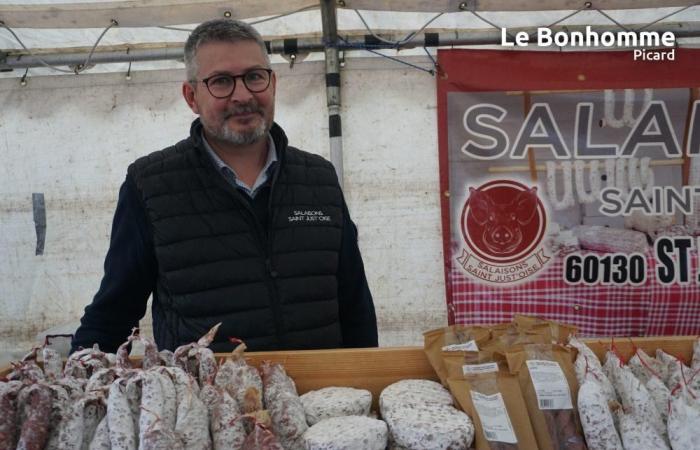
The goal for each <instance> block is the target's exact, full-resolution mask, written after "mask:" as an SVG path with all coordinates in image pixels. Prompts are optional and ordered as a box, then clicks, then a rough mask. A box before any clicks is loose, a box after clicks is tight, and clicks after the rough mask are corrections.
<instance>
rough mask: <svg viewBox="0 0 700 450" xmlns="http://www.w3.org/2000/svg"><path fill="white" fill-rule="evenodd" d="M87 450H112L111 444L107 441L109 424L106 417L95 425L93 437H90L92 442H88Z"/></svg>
mask: <svg viewBox="0 0 700 450" xmlns="http://www.w3.org/2000/svg"><path fill="white" fill-rule="evenodd" d="M88 450H112V444H111V442H110V440H109V423H108V422H107V416H106V415H105V416H104V417H103V418H102V420H100V423H99V424H97V428H95V435H94V436H93V437H92V441H90V446H89V447H88Z"/></svg>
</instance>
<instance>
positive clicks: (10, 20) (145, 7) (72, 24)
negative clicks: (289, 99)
mask: <svg viewBox="0 0 700 450" xmlns="http://www.w3.org/2000/svg"><path fill="white" fill-rule="evenodd" d="M317 6H318V1H317V0H285V1H283V2H280V1H278V0H248V1H241V0H239V1H237V2H231V1H221V0H219V1H211V0H210V1H207V0H205V1H192V0H130V1H116V2H106V3H105V2H98V3H60V4H57V5H56V4H54V5H52V4H39V5H21V4H14V5H12V4H11V5H0V20H2V21H3V22H5V24H7V25H8V26H9V27H11V28H105V27H107V26H109V24H110V23H111V21H112V20H116V21H117V22H118V23H119V26H120V27H158V26H166V25H182V24H192V23H201V22H204V21H206V20H209V19H216V18H224V17H231V18H233V19H247V18H251V17H261V16H270V15H276V14H286V13H290V12H293V11H298V10H300V9H303V8H312V7H317ZM320 26H321V25H320V22H319V27H320Z"/></svg>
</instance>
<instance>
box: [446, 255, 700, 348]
mask: <svg viewBox="0 0 700 450" xmlns="http://www.w3.org/2000/svg"><path fill="white" fill-rule="evenodd" d="M646 258H647V277H646V282H645V283H644V284H642V285H640V286H631V285H603V284H597V285H593V286H586V285H583V284H580V285H569V284H566V282H565V281H564V258H563V257H559V256H555V257H553V258H552V260H551V261H550V263H549V264H548V265H547V267H546V268H545V269H543V270H542V272H540V274H539V276H538V277H537V278H536V279H534V280H533V281H528V282H525V283H521V284H519V285H515V286H510V287H499V286H492V285H487V284H484V283H483V282H477V281H475V280H473V279H471V278H469V277H468V276H467V275H466V274H465V273H464V272H463V271H462V269H461V268H460V267H459V266H458V265H457V264H452V268H451V270H450V274H449V275H450V276H449V283H450V284H451V288H452V299H451V304H450V305H448V306H449V307H450V308H451V310H452V311H453V313H454V318H455V323H457V324H466V325H471V324H490V323H499V322H508V321H510V320H512V318H513V315H514V314H527V315H531V316H538V317H542V318H546V319H550V320H555V321H557V322H561V323H567V324H572V325H576V326H577V327H578V328H579V332H580V334H581V335H582V336H655V335H695V334H700V285H699V284H698V283H697V280H696V279H693V280H692V281H691V283H689V284H687V285H680V284H678V283H674V284H671V285H667V286H664V285H661V284H660V283H659V282H658V281H657V280H656V272H655V271H656V263H655V260H654V257H653V255H652V252H651V250H649V251H648V252H647V255H646ZM691 260H692V261H693V264H692V266H693V270H692V272H691V273H692V274H696V273H697V266H698V265H697V254H695V253H693V254H692V255H691ZM693 278H695V276H693Z"/></svg>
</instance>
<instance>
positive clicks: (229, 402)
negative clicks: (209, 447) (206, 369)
mask: <svg viewBox="0 0 700 450" xmlns="http://www.w3.org/2000/svg"><path fill="white" fill-rule="evenodd" d="M199 397H200V399H201V400H202V401H203V402H204V404H205V405H206V407H207V410H208V411H209V430H210V431H211V436H212V444H213V448H214V450H226V449H238V448H240V447H241V446H242V445H243V442H244V441H245V438H246V432H245V429H244V428H243V422H242V421H241V420H238V418H239V417H240V415H241V411H240V410H239V408H238V403H236V401H235V400H234V399H233V398H231V396H230V395H229V394H228V392H227V391H225V390H224V389H222V388H220V387H219V386H213V385H206V386H204V387H203V388H202V391H201V392H200V394H199Z"/></svg>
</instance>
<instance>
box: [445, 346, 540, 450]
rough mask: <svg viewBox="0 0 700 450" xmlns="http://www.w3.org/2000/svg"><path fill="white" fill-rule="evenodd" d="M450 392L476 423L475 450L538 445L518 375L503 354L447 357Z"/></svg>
mask: <svg viewBox="0 0 700 450" xmlns="http://www.w3.org/2000/svg"><path fill="white" fill-rule="evenodd" d="M445 365H446V367H447V373H448V377H449V378H448V380H447V381H448V384H449V386H450V391H451V392H452V393H454V396H455V398H456V399H457V402H458V403H459V405H460V406H461V407H462V409H463V410H464V411H465V412H466V413H467V414H468V415H469V417H471V419H472V420H473V423H474V428H475V431H474V444H475V447H476V450H529V449H531V448H536V447H537V442H536V440H535V435H534V433H533V431H532V424H531V423H530V418H529V415H528V412H527V406H526V405H525V401H524V399H523V395H522V391H521V389H520V383H519V382H518V377H517V376H516V375H513V374H511V373H510V371H509V370H508V367H507V365H506V363H505V360H504V358H503V356H502V355H500V354H494V353H493V352H488V351H481V352H478V353H477V352H464V353H463V354H461V355H458V354H449V355H447V356H446V357H445Z"/></svg>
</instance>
